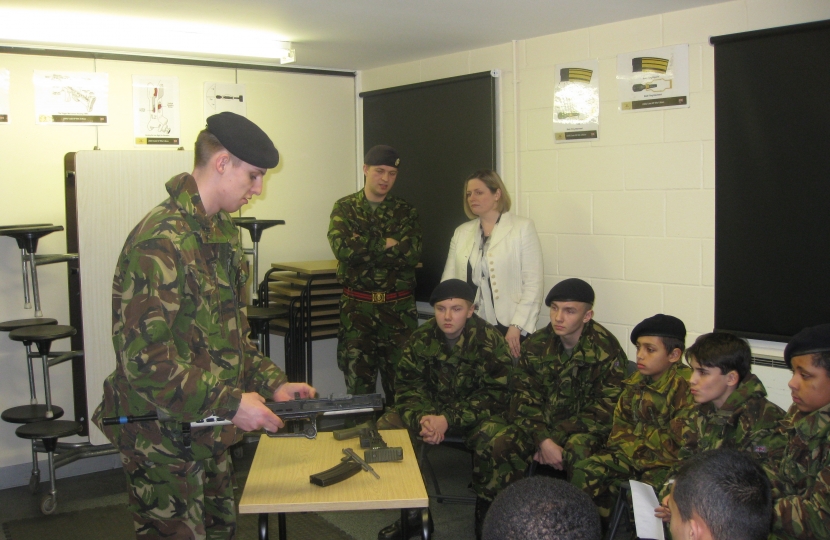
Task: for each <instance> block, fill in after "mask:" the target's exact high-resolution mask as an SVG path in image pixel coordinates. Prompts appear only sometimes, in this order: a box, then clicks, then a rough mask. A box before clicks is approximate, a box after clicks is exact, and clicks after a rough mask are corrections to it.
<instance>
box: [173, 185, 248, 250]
mask: <svg viewBox="0 0 830 540" xmlns="http://www.w3.org/2000/svg"><path fill="white" fill-rule="evenodd" d="M165 187H166V188H167V193H169V194H170V198H171V200H172V201H173V203H174V204H175V205H176V207H177V208H178V210H179V211H180V212H181V213H182V215H183V216H184V218H185V220H186V221H187V222H189V223H190V226H191V228H192V229H193V230H194V231H200V232H201V235H202V241H203V242H205V243H209V244H226V243H228V242H230V241H231V240H232V238H233V237H234V236H235V235H236V226H235V225H234V224H233V222H232V221H231V218H230V216H229V215H228V213H227V212H225V211H224V210H220V211H219V212H217V213H216V214H215V215H214V216H212V217H208V215H207V212H206V211H205V206H204V205H203V204H202V197H201V195H199V186H197V185H196V179H195V178H193V176H192V175H190V174H188V173H181V174H179V175H176V176H174V177H173V178H171V179H170V180H168V181H167V184H165Z"/></svg>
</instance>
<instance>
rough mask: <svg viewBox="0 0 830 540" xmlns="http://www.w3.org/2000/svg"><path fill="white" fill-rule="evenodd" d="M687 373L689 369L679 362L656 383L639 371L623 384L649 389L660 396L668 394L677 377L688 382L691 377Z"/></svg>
mask: <svg viewBox="0 0 830 540" xmlns="http://www.w3.org/2000/svg"><path fill="white" fill-rule="evenodd" d="M687 371H688V368H687V367H686V366H684V365H682V364H681V363H680V362H679V361H678V362H675V363H674V364H672V365H671V367H669V369H667V370H666V372H665V373H663V375H661V376H660V378H659V379H657V380H656V381H654V380H652V378H651V377H650V376H647V375H643V374H641V373H640V372H639V371H638V372H636V373H634V374H633V375H631V377H629V378H627V379H625V380H624V381H623V384H627V385H629V386H639V387H643V388H644V387H649V388H650V389H652V390H653V391H655V392H657V393H658V394H666V393H667V392H668V391H669V389H670V388H671V386H672V383H673V382H674V378H675V377H683V378H685V379H687V380H688V378H689V377H688V374H687V373H686V372H687Z"/></svg>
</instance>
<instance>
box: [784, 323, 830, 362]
mask: <svg viewBox="0 0 830 540" xmlns="http://www.w3.org/2000/svg"><path fill="white" fill-rule="evenodd" d="M827 351H830V324H820V325H818V326H810V327H809V328H805V329H804V330H802V331H801V332H799V333H797V334H796V335H794V336H793V338H792V339H791V340H790V342H789V343H787V347H786V348H785V349H784V361H786V362H787V365H788V366H789V365H790V362H791V361H792V358H793V356H802V355H804V354H814V353H820V352H827Z"/></svg>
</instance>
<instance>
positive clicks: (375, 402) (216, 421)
mask: <svg viewBox="0 0 830 540" xmlns="http://www.w3.org/2000/svg"><path fill="white" fill-rule="evenodd" d="M265 406H266V407H268V408H269V409H270V410H271V411H272V412H273V413H274V414H276V415H277V416H279V417H280V418H281V419H282V420H283V421H285V422H286V424H287V423H288V422H289V421H292V420H299V421H302V422H303V428H302V430H300V431H299V432H294V433H280V432H277V433H268V436H269V437H306V438H308V439H314V438H316V437H317V417H318V416H337V415H345V414H360V413H371V412H374V411H379V410H381V409H382V408H383V398H382V397H381V395H380V394H365V395H357V396H355V395H352V394H341V395H336V394H332V395H331V396H330V397H328V398H309V399H294V400H291V401H269V402H267V403H265ZM153 420H158V421H160V422H172V421H173V420H172V418H171V417H170V415H168V414H166V413H165V412H164V411H161V410H157V411H156V414H147V415H143V416H110V417H107V418H103V419H102V420H101V423H102V424H103V425H105V426H112V425H118V424H129V423H132V422H146V421H153ZM231 423H232V422H231V421H230V420H227V419H225V418H219V417H218V416H209V417H208V418H204V419H202V420H199V421H197V422H182V434H183V435H184V438H185V444H186V445H187V446H190V444H189V442H190V430H191V429H195V428H202V427H213V426H225V425H230V424H231Z"/></svg>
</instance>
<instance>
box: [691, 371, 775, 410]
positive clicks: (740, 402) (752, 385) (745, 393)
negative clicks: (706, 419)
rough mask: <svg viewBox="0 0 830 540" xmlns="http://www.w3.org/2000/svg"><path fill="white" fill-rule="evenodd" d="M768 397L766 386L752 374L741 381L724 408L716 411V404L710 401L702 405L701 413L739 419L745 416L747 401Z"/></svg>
mask: <svg viewBox="0 0 830 540" xmlns="http://www.w3.org/2000/svg"><path fill="white" fill-rule="evenodd" d="M766 395H767V391H766V389H765V388H764V384H763V383H762V382H761V380H760V379H759V378H758V377H756V376H755V375H754V374H752V373H750V374H748V375H747V376H746V378H745V379H744V380H742V381H741V383H740V384H739V385H738V387H737V388H735V391H734V392H732V393H731V394H730V395H729V397H728V398H726V402H724V404H723V407H721V408H720V409H716V408H715V404H714V403H712V402H711V401H710V402H708V403H704V404H703V405H701V406H700V411H701V412H702V413H704V414H706V415H707V416H713V415H716V416H719V417H724V418H733V417H734V418H735V419H737V418H738V417H739V416H741V415H742V414H743V410H744V408H745V407H746V403H747V401H749V400H750V399H752V398H756V399H757V398H763V397H766Z"/></svg>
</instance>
